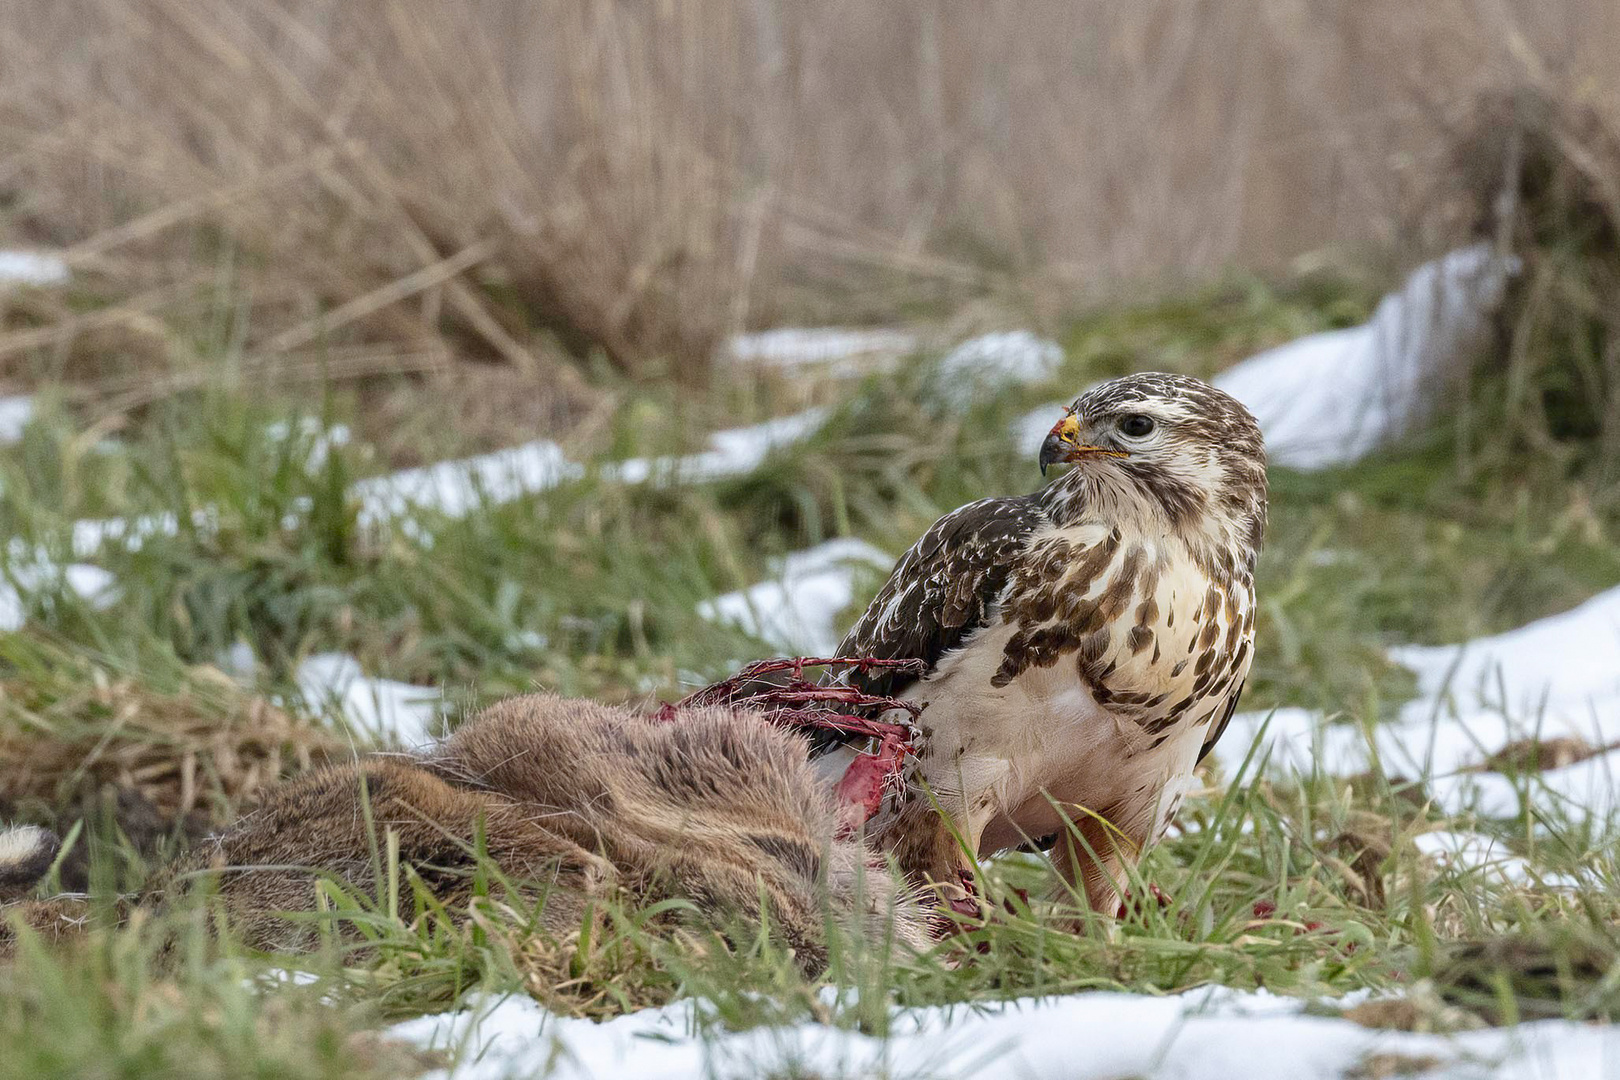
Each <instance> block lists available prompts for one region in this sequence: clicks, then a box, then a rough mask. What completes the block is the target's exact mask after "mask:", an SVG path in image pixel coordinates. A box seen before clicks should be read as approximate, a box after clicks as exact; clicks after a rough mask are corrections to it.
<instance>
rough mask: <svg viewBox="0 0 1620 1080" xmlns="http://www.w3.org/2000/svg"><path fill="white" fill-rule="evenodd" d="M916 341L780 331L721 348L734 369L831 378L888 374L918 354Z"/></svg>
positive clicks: (904, 334) (899, 333) (887, 333)
mask: <svg viewBox="0 0 1620 1080" xmlns="http://www.w3.org/2000/svg"><path fill="white" fill-rule="evenodd" d="M918 344H919V343H918V340H917V335H915V334H912V333H909V332H908V331H905V330H859V329H850V328H846V327H838V326H823V327H783V328H781V329H778V330H766V331H763V332H762V333H757V334H738V335H737V336H736V337H733V338H732V339H731V340H730V341H729V342H728V343H727V346H726V354H727V359H729V360H730V361H731V362H733V363H737V364H755V365H758V366H760V367H771V368H780V369H783V370H786V371H795V370H798V369H800V368H805V367H823V366H824V367H825V368H826V374H828V375H831V376H833V377H834V378H847V377H850V376H855V375H864V374H866V373H867V372H870V371H887V370H889V369H890V368H892V367H893V366H894V364H895V363H896V362H897V361H898V360H899V359H900V358H901V357H903V356H905V355H906V354H908V353H913V352H916V351H917V348H918Z"/></svg>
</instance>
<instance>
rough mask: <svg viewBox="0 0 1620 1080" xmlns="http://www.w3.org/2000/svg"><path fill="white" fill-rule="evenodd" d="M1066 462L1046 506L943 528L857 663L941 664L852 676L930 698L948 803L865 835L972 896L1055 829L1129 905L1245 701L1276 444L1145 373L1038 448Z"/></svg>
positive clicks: (915, 553)
mask: <svg viewBox="0 0 1620 1080" xmlns="http://www.w3.org/2000/svg"><path fill="white" fill-rule="evenodd" d="M1055 463H1067V464H1069V465H1071V466H1072V467H1071V468H1070V469H1069V470H1068V471H1067V472H1066V473H1064V474H1063V475H1061V476H1059V477H1057V479H1056V480H1054V481H1053V482H1052V483H1051V484H1049V485H1048V486H1046V487H1045V488H1043V489H1042V490H1040V491H1037V492H1035V493H1034V494H1031V495H1023V496H1013V497H1007V498H991V499H984V500H981V501H979V502H975V503H970V504H969V505H967V506H964V507H962V508H960V509H958V510H955V511H953V512H952V513H949V514H947V515H945V516H944V517H942V518H940V519H939V521H937V522H935V523H934V526H933V527H932V528H930V529H929V530H928V531H927V533H925V534H924V535H923V537H922V539H921V540H918V541H917V543H916V544H915V545H914V546H913V547H912V548H911V550H909V551H907V552H906V554H905V555H904V556H903V557H902V558H901V559H900V561H899V563H898V564H897V565H896V566H895V568H894V571H893V573H892V574H891V575H890V577H889V579H888V581H887V583H886V584H885V585H884V586H883V588H882V590H881V591H879V593H878V594H877V597H876V598H875V599H874V600H873V601H872V603H871V606H870V607H868V608H867V609H866V613H865V614H864V615H863V616H862V617H861V618H860V620H859V621H858V622H857V623H856V624H855V626H854V628H853V629H851V630H850V632H849V634H848V636H847V637H845V639H844V641H843V643H842V644H841V645H840V646H839V650H838V655H839V656H842V657H863V658H877V659H897V658H909V659H915V660H920V661H922V662H923V666H924V672H925V673H924V674H923V675H922V676H921V677H920V678H919V677H918V676H916V675H914V674H897V673H896V669H893V668H878V669H875V670H871V671H868V672H865V673H860V672H857V671H855V670H852V671H851V672H849V673H846V674H845V675H844V676H843V678H845V679H848V680H849V681H851V682H853V683H855V684H856V685H858V686H859V688H860V689H861V690H863V691H866V692H870V693H878V694H884V695H888V696H894V697H898V698H902V699H907V700H910V701H912V702H915V703H917V704H919V705H921V706H922V711H921V714H920V717H919V720H918V725H919V738H918V741H917V750H916V758H915V760H914V761H913V762H912V764H911V766H910V769H909V771H908V774H907V785H908V787H909V789H910V792H911V794H912V795H916V794H918V789H919V788H920V787H921V786H922V785H924V784H926V787H927V789H928V791H929V792H930V793H931V794H932V797H933V798H932V799H929V798H917V797H899V798H896V799H893V800H891V801H888V802H886V803H885V805H884V807H883V809H882V810H880V811H879V813H878V814H877V816H876V817H874V818H873V819H872V821H871V822H870V823H869V824H868V828H869V829H870V830H873V832H874V833H875V835H876V838H877V839H878V841H879V842H880V843H882V844H883V845H884V846H885V847H886V848H887V849H888V850H889V851H890V852H891V853H893V854H894V856H895V857H896V860H897V862H898V863H899V864H900V866H901V867H902V868H903V869H905V870H907V871H908V872H911V873H913V874H916V875H919V876H921V877H926V878H929V879H932V880H933V881H935V882H937V883H941V884H945V883H954V882H957V881H959V880H965V876H966V875H965V874H964V873H963V867H964V860H963V858H962V851H963V848H964V847H965V848H967V849H969V850H972V851H974V852H975V853H977V854H981V855H985V854H989V853H991V852H994V851H997V850H1001V849H1004V848H1009V847H1014V846H1019V845H1021V844H1025V843H1029V842H1030V841H1031V840H1033V839H1036V838H1040V837H1047V836H1052V835H1054V834H1056V835H1057V840H1056V842H1055V843H1054V845H1053V860H1054V862H1055V863H1056V864H1057V866H1058V868H1059V869H1060V871H1062V873H1063V874H1064V875H1065V877H1066V879H1067V880H1068V881H1069V882H1071V883H1073V884H1076V885H1079V886H1080V887H1082V888H1083V889H1084V893H1085V897H1086V899H1087V901H1088V903H1089V905H1090V906H1091V908H1092V910H1095V911H1102V912H1108V913H1112V912H1114V911H1115V910H1116V909H1117V908H1118V906H1119V902H1120V898H1121V896H1122V895H1123V887H1124V877H1125V867H1126V866H1127V865H1130V864H1134V862H1135V860H1136V859H1137V858H1138V857H1139V856H1140V854H1141V853H1142V851H1143V850H1144V849H1145V848H1146V847H1147V846H1148V845H1149V844H1151V843H1153V842H1154V841H1156V840H1157V839H1158V838H1159V837H1160V836H1161V835H1162V834H1163V832H1164V830H1165V827H1166V826H1167V825H1168V823H1169V821H1170V819H1171V817H1172V816H1173V815H1174V814H1175V812H1176V810H1177V808H1178V807H1179V805H1180V801H1181V797H1182V795H1183V794H1184V792H1185V790H1186V789H1187V787H1188V786H1189V782H1190V780H1191V775H1192V771H1193V767H1194V765H1195V764H1196V763H1197V762H1198V761H1199V760H1200V759H1201V758H1202V757H1203V756H1204V755H1205V754H1207V753H1208V752H1209V750H1210V748H1211V747H1212V746H1213V745H1214V744H1215V741H1216V740H1217V739H1219V738H1220V736H1221V732H1222V731H1223V730H1224V729H1225V727H1226V724H1227V721H1228V720H1229V719H1230V718H1231V716H1232V713H1233V710H1234V709H1235V708H1236V706H1237V701H1238V696H1239V695H1240V694H1241V693H1242V691H1243V683H1244V679H1245V677H1246V676H1247V674H1248V671H1249V664H1250V661H1251V660H1252V658H1253V651H1252V643H1253V636H1254V609H1255V598H1254V570H1255V561H1256V557H1257V555H1258V553H1259V549H1260V544H1261V539H1262V536H1263V534H1264V531H1265V524H1266V460H1265V450H1264V446H1263V443H1262V439H1261V434H1260V428H1259V425H1258V424H1256V422H1255V420H1254V417H1253V416H1251V415H1250V414H1249V412H1248V410H1247V409H1245V408H1244V407H1243V406H1242V405H1241V404H1240V403H1239V402H1238V401H1237V400H1235V399H1234V398H1232V397H1231V396H1230V395H1228V394H1226V393H1223V392H1222V391H1220V390H1217V389H1215V388H1214V387H1213V386H1210V385H1209V384H1207V383H1205V382H1202V381H1200V380H1198V379H1193V378H1188V377H1185V376H1180V375H1169V374H1160V373H1143V374H1137V375H1130V376H1127V377H1125V378H1120V379H1114V380H1112V381H1110V382H1106V383H1103V384H1101V385H1099V386H1097V387H1095V388H1093V389H1091V390H1089V391H1087V392H1086V393H1084V394H1082V395H1081V396H1080V397H1079V398H1078V399H1077V400H1076V401H1075V402H1074V404H1073V405H1071V406H1070V407H1069V409H1068V411H1067V412H1066V413H1065V414H1064V415H1063V417H1062V419H1060V420H1059V421H1058V422H1057V424H1056V425H1055V426H1054V427H1053V428H1052V430H1051V433H1050V434H1049V435H1048V436H1047V437H1046V441H1045V443H1044V444H1043V445H1042V447H1041V451H1040V467H1041V472H1042V473H1043V474H1044V473H1045V472H1046V470H1047V467H1048V466H1050V465H1053V464H1055ZM821 749H822V751H824V752H825V751H827V750H828V748H827V747H825V746H823V747H822V748H821ZM843 753H844V754H845V755H848V754H850V753H852V751H851V750H850V748H848V747H845V748H843ZM935 801H937V803H938V807H939V809H940V810H943V811H944V814H943V815H941V814H940V813H936V812H935V806H934V803H935ZM1071 822H1072V829H1073V830H1077V831H1078V834H1079V838H1078V839H1077V838H1076V836H1075V834H1074V832H1073V831H1071V826H1070V824H1069V823H1071ZM1080 840H1083V842H1080Z"/></svg>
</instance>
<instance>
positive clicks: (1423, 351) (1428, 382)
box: [1013, 244, 1518, 469]
mask: <svg viewBox="0 0 1620 1080" xmlns="http://www.w3.org/2000/svg"><path fill="white" fill-rule="evenodd" d="M1517 269H1518V263H1517V261H1516V260H1513V259H1509V258H1502V257H1499V256H1497V255H1496V254H1495V253H1493V252H1492V250H1491V248H1490V246H1489V245H1488V244H1475V245H1472V246H1470V247H1466V248H1461V249H1459V250H1457V251H1453V252H1451V253H1450V254H1447V255H1445V256H1443V257H1441V258H1439V259H1436V260H1435V261H1433V262H1429V263H1424V264H1423V265H1422V266H1420V267H1418V268H1417V269H1416V270H1414V271H1413V272H1412V273H1411V275H1410V276H1408V277H1407V279H1406V282H1405V284H1404V285H1402V287H1401V288H1400V289H1399V290H1398V291H1396V292H1392V293H1390V294H1389V295H1387V296H1385V297H1384V298H1383V299H1382V300H1381V301H1380V302H1379V304H1378V308H1377V310H1376V311H1374V312H1373V316H1372V318H1371V319H1369V320H1368V321H1367V322H1365V323H1363V324H1362V325H1360V326H1353V327H1349V328H1348V329H1344V330H1329V331H1326V332H1324V333H1320V334H1311V335H1309V336H1307V337H1303V338H1300V339H1299V340H1297V341H1291V342H1289V343H1288V344H1286V345H1280V346H1278V347H1277V348H1275V349H1269V350H1267V351H1266V352H1263V353H1260V354H1259V355H1257V356H1252V357H1250V358H1249V359H1247V360H1244V361H1243V362H1241V363H1239V364H1236V365H1234V366H1232V367H1231V368H1228V369H1227V370H1226V371H1224V372H1222V373H1221V374H1220V375H1218V376H1216V378H1215V385H1216V386H1219V387H1220V388H1221V389H1223V390H1225V391H1226V392H1227V393H1229V394H1231V395H1232V396H1233V397H1235V398H1237V399H1238V400H1239V401H1241V402H1243V404H1245V405H1247V406H1248V407H1249V410H1250V411H1251V412H1253V413H1254V415H1255V419H1257V420H1259V421H1260V429H1261V431H1263V432H1264V433H1265V437H1266V455H1267V457H1268V458H1269V459H1270V460H1271V462H1272V463H1273V464H1276V465H1287V466H1290V467H1292V468H1296V469H1321V468H1326V467H1328V466H1332V465H1344V464H1348V463H1350V462H1353V461H1358V460H1360V459H1361V458H1363V457H1365V456H1366V455H1367V454H1368V453H1370V452H1371V451H1373V450H1375V449H1377V448H1378V447H1380V446H1383V445H1385V444H1387V443H1389V442H1390V441H1391V440H1393V439H1397V438H1399V437H1401V436H1402V435H1405V434H1407V433H1409V432H1410V431H1411V430H1412V428H1413V426H1414V425H1416V424H1418V423H1420V422H1421V421H1423V420H1424V419H1425V418H1426V417H1427V415H1428V412H1429V410H1430V409H1432V408H1433V406H1434V404H1435V401H1436V398H1437V396H1438V395H1439V394H1440V393H1441V391H1442V390H1443V389H1444V387H1445V384H1446V383H1447V381H1448V380H1450V379H1451V378H1453V377H1455V376H1456V375H1458V374H1460V373H1461V372H1462V371H1463V369H1464V367H1465V365H1466V364H1467V363H1468V361H1469V360H1470V359H1472V354H1473V353H1474V351H1475V350H1476V349H1478V348H1479V346H1480V343H1481V342H1482V341H1483V340H1484V338H1485V335H1486V334H1487V333H1488V332H1489V329H1490V319H1491V316H1492V315H1493V314H1494V313H1495V311H1496V309H1497V308H1498V307H1500V306H1501V303H1502V300H1503V298H1504V296H1505V295H1506V292H1507V284H1508V281H1509V280H1510V279H1511V278H1512V276H1513V275H1514V273H1516V272H1517ZM1063 408H1064V405H1063V404H1062V403H1058V402H1054V403H1053V404H1051V405H1043V406H1041V407H1040V408H1038V409H1035V410H1032V411H1031V412H1029V413H1027V414H1025V415H1024V417H1023V418H1022V419H1020V420H1018V421H1017V422H1016V423H1015V425H1014V428H1013V437H1014V439H1016V440H1017V443H1018V446H1019V449H1020V450H1022V451H1024V452H1026V453H1030V454H1033V453H1035V451H1036V450H1037V449H1038V448H1039V447H1040V445H1041V440H1042V439H1043V438H1045V437H1046V433H1047V431H1049V430H1050V429H1051V427H1052V425H1053V423H1055V422H1056V421H1057V419H1058V417H1059V416H1061V415H1062V410H1063Z"/></svg>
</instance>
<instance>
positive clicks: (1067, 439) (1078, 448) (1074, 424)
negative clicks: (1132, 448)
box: [1040, 413, 1130, 476]
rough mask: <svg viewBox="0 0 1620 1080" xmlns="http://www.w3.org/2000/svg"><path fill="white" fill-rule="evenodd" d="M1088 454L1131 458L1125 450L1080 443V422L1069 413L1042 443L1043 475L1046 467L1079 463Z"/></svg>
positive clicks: (1055, 425) (1041, 461) (1053, 427)
mask: <svg viewBox="0 0 1620 1080" xmlns="http://www.w3.org/2000/svg"><path fill="white" fill-rule="evenodd" d="M1088 454H1103V455H1105V456H1107V457H1118V458H1122V457H1130V455H1129V454H1127V453H1126V452H1125V451H1123V450H1110V449H1109V448H1108V447H1106V446H1090V445H1087V444H1085V443H1082V442H1081V441H1080V420H1079V418H1078V417H1076V416H1075V415H1074V413H1067V414H1065V415H1064V417H1063V419H1061V420H1059V421H1058V422H1057V423H1056V424H1054V425H1053V426H1052V430H1051V431H1050V432H1048V433H1047V435H1046V441H1045V442H1043V443H1041V456H1040V463H1041V475H1042V476H1045V475H1046V467H1047V466H1048V465H1051V464H1052V463H1053V462H1057V461H1063V462H1072V461H1079V460H1080V459H1081V458H1083V457H1085V456H1086V455H1088Z"/></svg>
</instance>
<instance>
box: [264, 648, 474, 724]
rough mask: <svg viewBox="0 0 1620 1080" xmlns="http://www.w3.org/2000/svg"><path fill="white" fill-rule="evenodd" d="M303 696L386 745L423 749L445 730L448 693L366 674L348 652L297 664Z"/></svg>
mask: <svg viewBox="0 0 1620 1080" xmlns="http://www.w3.org/2000/svg"><path fill="white" fill-rule="evenodd" d="M296 679H297V682H298V689H299V693H301V694H302V695H303V697H304V701H305V703H306V704H308V705H309V706H311V707H312V708H317V709H319V708H323V707H324V708H327V709H330V710H331V711H332V712H333V713H336V714H337V715H340V716H342V717H343V718H344V719H345V720H346V721H347V722H348V723H349V724H351V725H353V726H354V727H356V728H358V729H359V730H361V731H364V732H367V733H369V734H372V735H374V736H376V737H377V738H378V739H379V740H380V741H382V742H388V743H394V744H397V745H401V746H423V745H425V744H427V743H429V742H432V741H433V739H434V738H435V737H437V736H438V735H439V734H440V733H441V730H442V727H443V721H444V714H445V709H446V705H445V701H444V693H443V691H441V690H439V689H437V688H435V687H431V686H412V685H411V684H410V683H402V682H394V681H392V680H390V679H376V678H371V677H369V676H367V675H366V674H365V673H364V672H363V671H361V669H360V662H359V661H358V660H356V659H355V658H354V657H352V656H346V655H344V654H343V653H320V654H318V655H316V656H311V657H310V658H309V659H308V660H305V661H304V662H303V663H302V664H300V665H299V666H298V673H297V676H296Z"/></svg>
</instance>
